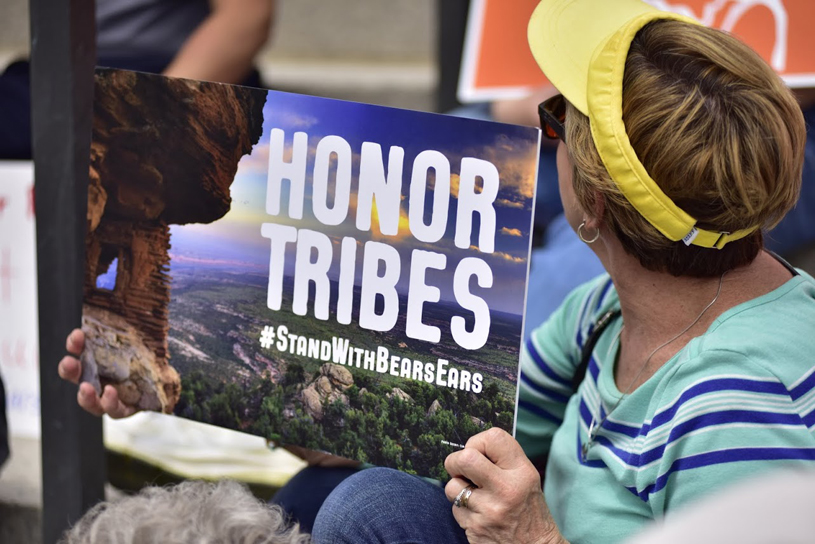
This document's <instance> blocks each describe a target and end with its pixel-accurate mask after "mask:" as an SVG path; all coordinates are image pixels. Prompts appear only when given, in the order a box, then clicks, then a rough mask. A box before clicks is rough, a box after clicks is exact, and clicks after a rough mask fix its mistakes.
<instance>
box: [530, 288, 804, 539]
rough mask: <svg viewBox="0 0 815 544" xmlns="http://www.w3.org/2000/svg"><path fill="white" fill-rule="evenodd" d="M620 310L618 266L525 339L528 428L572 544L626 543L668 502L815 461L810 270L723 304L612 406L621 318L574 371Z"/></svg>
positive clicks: (555, 510)
mask: <svg viewBox="0 0 815 544" xmlns="http://www.w3.org/2000/svg"><path fill="white" fill-rule="evenodd" d="M613 308H619V299H618V297H617V293H616V291H615V289H614V286H613V285H612V283H611V281H610V279H609V277H608V276H607V275H604V276H601V277H599V278H597V279H595V280H593V281H591V282H589V283H588V284H585V285H583V286H581V287H579V288H578V289H576V290H575V291H574V292H572V294H571V295H570V296H569V297H568V298H567V299H566V301H564V304H563V305H562V306H561V307H560V309H559V310H557V311H556V312H555V313H554V314H553V315H552V317H551V318H550V319H549V320H548V321H547V322H546V323H544V324H543V325H542V326H541V327H540V328H538V329H537V330H535V331H534V332H533V333H532V334H531V336H530V338H529V340H528V341H527V342H526V344H525V346H524V349H523V350H522V355H521V377H520V393H519V410H518V420H517V427H516V437H517V439H518V441H519V442H520V443H521V445H522V446H523V448H524V450H525V451H526V453H527V455H528V456H529V457H530V458H536V457H541V456H544V455H547V454H548V456H549V461H548V465H547V471H546V480H545V487H544V492H545V496H546V502H547V504H548V505H549V508H550V509H551V511H552V515H553V516H554V518H555V521H556V522H557V524H558V527H560V529H561V531H562V533H563V535H564V536H565V537H566V538H567V539H568V540H569V541H570V542H572V543H601V542H602V543H604V544H605V543H613V542H619V541H620V540H623V539H624V538H626V537H628V536H630V535H632V534H634V533H636V532H637V531H638V530H639V529H640V528H641V527H642V526H643V525H644V524H645V523H647V522H648V521H650V520H652V519H657V518H660V517H661V516H663V515H664V514H665V513H666V512H668V511H669V510H671V509H673V508H676V507H678V506H681V505H683V504H685V503H688V502H691V501H694V500H696V499H698V498H699V497H701V496H702V495H705V494H707V493H710V492H714V491H717V490H719V489H721V488H723V487H724V486H726V485H728V484H729V483H731V482H735V481H736V480H738V479H740V478H743V477H746V476H751V475H754V474H758V473H760V472H762V471H766V470H769V469H772V468H776V467H777V468H782V467H796V466H799V467H809V468H815V368H813V367H815V280H813V278H812V277H810V276H808V275H806V274H804V273H802V274H801V275H800V276H796V277H794V278H792V279H791V280H789V281H787V282H786V283H785V284H784V285H782V286H781V287H779V288H778V289H776V290H774V291H772V292H770V293H767V294H766V295H764V296H761V297H759V298H756V299H753V300H751V301H748V302H745V303H743V304H740V305H738V306H736V307H734V308H731V309H730V310H728V311H726V312H724V313H723V314H722V315H721V316H719V318H718V319H716V320H715V321H714V322H713V324H712V325H711V326H710V328H709V329H708V330H707V331H706V332H705V334H704V335H702V336H699V337H697V338H695V339H693V340H691V341H690V342H689V343H688V344H687V345H686V346H685V347H684V348H683V349H682V350H680V351H679V352H678V353H677V354H676V355H675V356H674V357H673V358H671V359H670V360H669V361H668V362H666V363H665V364H664V365H663V366H662V367H661V368H660V369H659V370H658V371H657V372H656V373H655V374H654V375H653V376H651V377H650V378H649V379H648V381H647V382H645V383H644V384H643V385H641V386H640V387H638V388H637V389H636V390H634V391H633V392H632V393H631V394H630V395H628V396H627V397H626V398H624V399H623V400H622V402H621V403H620V404H619V406H617V408H616V409H614V410H613V413H611V415H610V416H609V417H608V419H606V421H605V422H604V423H603V426H602V428H601V429H600V430H599V432H598V434H597V437H596V438H595V441H594V443H593V445H592V447H591V449H590V450H589V453H588V456H587V459H586V460H585V461H583V459H582V457H581V454H580V450H581V447H582V444H583V443H584V442H585V441H586V437H587V435H588V429H589V426H590V424H591V421H592V417H594V418H595V420H597V421H599V420H601V419H603V418H604V417H605V416H606V412H607V411H608V410H612V408H613V407H614V405H615V404H616V403H617V400H618V399H619V398H620V396H621V392H620V391H619V390H618V389H617V387H616V384H615V381H614V372H613V362H614V359H615V357H616V346H617V344H616V337H617V334H618V333H619V331H620V327H621V326H622V319H621V318H617V319H616V320H615V322H613V323H611V324H610V325H609V326H608V328H607V329H606V330H605V331H604V332H603V334H602V335H601V336H600V338H599V340H598V342H597V344H596V346H595V348H594V350H593V353H592V357H591V359H590V360H589V366H588V370H587V372H586V377H585V379H584V380H583V382H582V384H581V385H580V387H579V388H578V390H577V393H576V394H573V393H574V391H573V390H572V385H571V382H572V376H573V374H574V371H575V368H576V366H577V365H578V362H579V359H580V352H581V348H582V346H583V343H584V342H585V340H586V339H587V337H588V336H589V335H590V334H591V329H592V327H593V326H594V323H595V322H596V321H597V319H598V318H599V317H600V316H601V315H602V314H604V313H605V312H606V311H608V310H610V309H613Z"/></svg>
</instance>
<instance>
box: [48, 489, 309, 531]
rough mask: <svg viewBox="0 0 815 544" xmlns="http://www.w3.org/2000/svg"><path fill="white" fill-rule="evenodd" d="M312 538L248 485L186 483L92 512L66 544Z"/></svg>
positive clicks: (99, 506)
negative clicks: (264, 500) (257, 496)
mask: <svg viewBox="0 0 815 544" xmlns="http://www.w3.org/2000/svg"><path fill="white" fill-rule="evenodd" d="M309 542H311V538H310V537H309V536H308V535H307V534H304V533H302V532H300V530H299V526H298V525H297V524H294V525H292V526H289V524H288V521H287V519H286V515H285V513H284V512H283V510H282V509H281V508H280V507H279V506H276V505H271V504H267V503H264V502H262V501H260V500H259V499H257V498H255V497H254V496H253V495H252V494H251V493H250V492H249V490H248V489H247V488H246V487H244V486H243V485H241V484H239V483H237V482H233V481H228V480H223V481H220V482H218V483H209V482H201V481H189V482H182V483H181V484H178V485H176V486H172V487H148V488H145V489H143V490H142V491H141V492H140V493H139V494H137V495H133V496H130V497H126V498H124V499H121V500H118V501H106V502H102V503H100V504H97V505H96V506H94V507H93V508H91V509H90V510H89V511H88V512H87V513H86V514H85V515H84V516H83V517H82V519H80V520H79V522H77V524H76V525H75V526H74V527H72V528H71V529H70V530H69V531H68V532H66V533H65V535H63V537H62V540H61V544H137V543H138V544H154V543H155V544H157V543H162V544H189V543H194V544H307V543H309Z"/></svg>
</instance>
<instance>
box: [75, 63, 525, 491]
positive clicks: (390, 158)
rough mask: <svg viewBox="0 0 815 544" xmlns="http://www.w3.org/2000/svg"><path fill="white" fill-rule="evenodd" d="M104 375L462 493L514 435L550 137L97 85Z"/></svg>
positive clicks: (159, 399) (297, 100)
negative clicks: (464, 463) (473, 466)
mask: <svg viewBox="0 0 815 544" xmlns="http://www.w3.org/2000/svg"><path fill="white" fill-rule="evenodd" d="M95 93H96V96H95V107H94V133H93V140H92V146H91V150H92V153H91V154H92V160H91V184H90V187H89V205H88V210H89V211H88V226H89V230H88V237H87V240H86V245H87V263H86V267H87V270H86V278H85V308H84V315H83V328H84V330H85V332H86V335H87V337H88V342H87V343H88V346H89V349H86V353H85V356H84V363H85V365H84V366H85V370H86V372H85V379H86V380H87V381H90V382H91V383H94V384H95V385H97V386H103V385H105V384H106V383H110V384H114V385H115V386H116V388H117V390H118V391H119V395H120V397H122V398H123V399H124V400H125V401H126V402H127V403H129V404H132V405H134V406H138V407H139V408H141V409H151V410H159V411H164V412H168V413H170V412H171V413H175V414H176V415H179V416H183V417H187V418H191V419H194V420H198V421H202V422H205V423H211V424H215V425H219V426H223V427H227V428H232V429H237V430H242V431H246V432H250V433H253V434H258V435H261V436H264V437H266V438H269V439H272V440H275V441H278V442H282V443H288V444H296V445H300V446H305V447H307V448H311V449H317V450H323V451H328V452H330V453H334V454H337V455H341V456H345V457H350V458H355V459H359V460H362V461H370V462H373V463H376V464H379V465H384V466H393V467H396V468H399V469H402V470H407V471H413V472H417V473H419V474H425V475H436V476H441V475H442V474H443V472H442V471H443V468H442V462H443V459H444V457H445V455H446V454H447V453H449V452H450V451H453V450H454V449H456V448H460V447H463V444H464V443H465V442H466V440H467V439H468V438H469V437H470V436H471V435H473V434H476V433H477V432H480V431H482V430H484V429H486V428H489V427H491V426H499V427H502V428H504V429H506V430H507V431H510V432H511V431H512V428H513V424H514V406H515V397H516V382H517V373H518V358H519V349H520V343H521V337H522V326H523V323H522V320H523V309H524V298H525V286H526V279H527V270H528V255H529V247H530V230H531V220H532V208H533V200H534V186H535V179H536V169H537V160H538V145H539V131H538V130H537V129H532V128H526V127H516V126H512V125H503V124H497V123H487V122H478V121H472V120H468V119H459V118H454V117H448V116H441V115H434V114H428V113H420V112H411V111H406V110H398V109H392V108H384V107H379V106H371V105H365V104H357V103H352V102H343V101H337V100H329V99H323V98H315V97H309V96H301V95H295V94H288V93H281V92H275V91H265V90H260V89H250V88H244V87H236V86H229V85H221V84H215V83H204V82H194V81H187V80H179V79H172V78H165V77H161V76H155V75H147V74H139V73H134V72H126V71H116V70H100V71H99V72H98V73H97V85H96V90H95Z"/></svg>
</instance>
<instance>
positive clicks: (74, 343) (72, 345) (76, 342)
mask: <svg viewBox="0 0 815 544" xmlns="http://www.w3.org/2000/svg"><path fill="white" fill-rule="evenodd" d="M65 349H66V350H67V351H68V353H70V354H72V355H76V356H77V357H79V356H80V355H81V354H82V350H83V349H85V333H83V332H82V330H81V329H74V330H72V331H71V334H69V335H68V338H67V340H65Z"/></svg>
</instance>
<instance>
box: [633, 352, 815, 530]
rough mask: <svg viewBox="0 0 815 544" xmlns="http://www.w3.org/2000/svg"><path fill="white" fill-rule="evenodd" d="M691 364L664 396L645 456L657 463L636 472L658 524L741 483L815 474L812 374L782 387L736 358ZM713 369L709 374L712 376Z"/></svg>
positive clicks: (721, 356) (715, 356)
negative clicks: (780, 471)
mask: <svg viewBox="0 0 815 544" xmlns="http://www.w3.org/2000/svg"><path fill="white" fill-rule="evenodd" d="M704 359H705V360H704V361H697V362H692V361H688V362H687V363H690V364H687V366H685V365H683V367H685V368H698V369H704V368H706V369H707V371H706V372H705V373H704V377H696V378H695V377H694V372H693V370H689V371H688V370H684V368H683V367H680V369H679V370H678V371H677V372H676V374H675V375H674V376H673V377H672V378H671V380H670V382H669V383H668V384H667V385H666V387H665V388H664V390H663V392H662V394H661V395H660V398H659V400H658V402H659V403H660V406H659V408H658V409H657V410H656V411H655V412H654V417H653V419H652V420H651V422H650V429H649V430H648V433H647V437H646V438H645V440H646V443H645V444H644V447H643V450H644V451H646V452H654V453H655V454H656V455H654V456H653V458H654V459H655V462H654V463H652V464H651V465H650V466H648V465H647V464H646V465H644V466H643V467H642V468H643V469H644V470H641V471H640V477H641V478H638V480H639V481H638V484H637V489H632V490H631V491H632V492H635V493H636V494H637V495H639V497H640V498H641V499H642V500H644V501H646V502H648V503H649V504H650V505H651V509H652V510H653V512H654V516H655V517H660V516H661V515H664V513H665V512H666V511H668V510H673V509H675V508H677V507H678V506H681V505H683V504H685V503H689V502H691V501H695V500H698V499H699V497H700V496H702V495H705V494H707V493H712V492H715V491H717V490H719V489H721V488H723V487H724V486H726V485H729V484H732V483H733V482H735V481H737V480H738V479H740V478H743V477H745V476H749V475H755V474H759V473H761V472H763V471H767V470H772V469H776V468H796V467H802V468H810V469H812V468H815V435H813V426H812V425H808V424H807V414H808V413H810V412H811V411H812V409H813V402H814V401H815V374H813V373H812V372H811V373H810V375H809V376H810V378H809V381H807V376H804V377H803V378H802V379H801V380H800V383H798V384H794V385H795V387H793V386H792V385H793V384H791V385H790V387H788V386H786V385H785V384H784V383H782V382H781V380H779V378H778V377H776V376H775V375H774V374H773V373H772V372H770V371H769V370H767V368H765V367H764V366H762V365H760V364H757V363H756V362H754V361H751V360H750V359H749V358H747V357H745V356H744V355H742V354H739V353H733V352H730V351H726V350H713V351H708V352H706V353H705V354H704ZM714 368H715V369H716V371H715V372H711V371H710V369H714Z"/></svg>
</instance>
